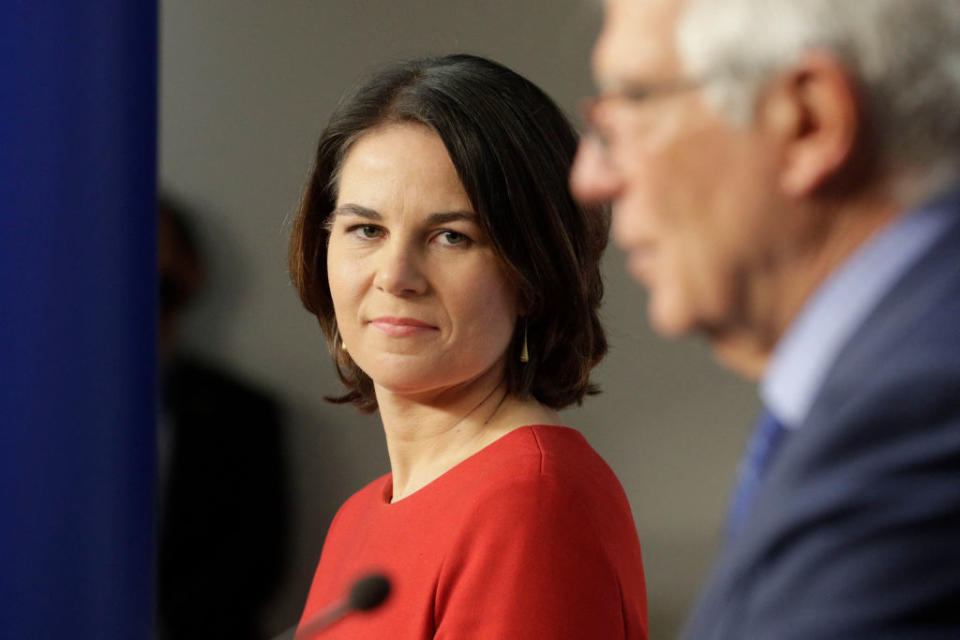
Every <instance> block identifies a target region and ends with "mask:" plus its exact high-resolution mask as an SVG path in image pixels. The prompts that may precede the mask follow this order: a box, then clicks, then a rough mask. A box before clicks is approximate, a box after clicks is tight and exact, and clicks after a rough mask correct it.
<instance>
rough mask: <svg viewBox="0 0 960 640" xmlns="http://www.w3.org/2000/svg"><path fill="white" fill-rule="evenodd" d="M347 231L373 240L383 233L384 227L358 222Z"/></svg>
mask: <svg viewBox="0 0 960 640" xmlns="http://www.w3.org/2000/svg"><path fill="white" fill-rule="evenodd" d="M347 231H349V232H350V233H352V234H354V235H355V236H357V237H358V238H361V239H364V240H373V239H375V238H379V237H380V236H381V235H383V231H382V229H380V227H378V226H376V225H373V224H358V225H356V226H353V227H350V228H349V229H347Z"/></svg>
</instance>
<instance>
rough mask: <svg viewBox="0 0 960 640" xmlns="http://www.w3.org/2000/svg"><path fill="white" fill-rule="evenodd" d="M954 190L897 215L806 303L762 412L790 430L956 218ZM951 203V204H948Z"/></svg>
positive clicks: (778, 352)
mask: <svg viewBox="0 0 960 640" xmlns="http://www.w3.org/2000/svg"><path fill="white" fill-rule="evenodd" d="M958 201H960V190H958V191H954V192H952V193H951V194H950V195H948V196H946V197H943V198H939V199H937V200H935V201H933V202H932V203H931V204H929V205H927V206H925V207H922V208H920V209H917V210H915V211H912V212H908V213H907V214H905V215H903V216H901V217H899V218H898V219H897V220H895V221H894V222H892V223H891V224H890V225H888V226H887V227H886V228H884V229H882V230H881V231H880V232H878V233H877V234H876V235H875V236H874V237H873V238H871V239H870V240H868V241H867V242H866V243H864V245H863V246H861V247H860V248H859V249H857V251H856V252H854V254H853V255H852V256H851V257H850V258H848V259H847V261H846V262H844V264H843V265H841V266H840V268H839V269H837V270H835V271H834V272H833V273H832V274H830V276H829V277H828V278H827V280H826V281H825V282H824V283H823V284H822V285H821V286H820V288H819V289H817V291H816V292H815V293H814V294H813V296H811V298H810V299H809V300H808V301H807V303H806V305H804V307H803V309H802V310H801V312H800V314H799V315H798V316H797V318H796V319H795V320H794V321H793V324H791V325H790V328H789V329H788V330H787V333H786V334H785V335H784V337H783V338H782V339H781V340H780V342H779V343H777V346H776V349H775V350H774V353H773V356H772V358H771V360H770V364H769V366H768V367H767V370H766V372H765V374H764V376H763V379H762V381H761V383H760V396H761V398H762V399H763V402H764V405H765V406H766V407H767V409H768V410H770V411H772V412H773V414H774V415H776V416H777V418H778V419H779V420H780V421H781V422H782V423H783V424H784V426H786V427H787V428H788V429H795V428H797V427H798V426H800V425H801V424H802V423H803V422H804V421H805V420H806V418H807V415H808V414H809V413H810V408H811V406H812V405H813V402H814V400H815V399H816V397H817V394H818V392H819V391H820V387H821V386H822V384H823V382H824V379H825V378H826V376H827V373H828V372H829V370H830V367H831V365H833V363H834V360H835V359H836V357H837V356H838V354H839V353H840V350H841V349H842V348H843V346H844V345H845V344H846V342H847V340H848V339H849V338H850V336H851V335H852V334H853V333H854V331H856V330H857V329H858V328H859V327H860V326H861V325H863V323H864V322H865V321H866V319H867V316H868V315H869V314H870V312H871V311H873V310H874V309H875V308H876V306H877V305H878V304H879V303H880V299H881V298H882V297H883V295H884V294H885V293H887V292H888V291H889V290H890V289H891V288H892V287H893V285H894V284H895V283H896V281H897V280H898V279H899V278H900V277H901V276H902V275H904V274H905V273H906V272H907V270H908V269H909V268H910V267H911V266H913V265H914V264H915V263H916V262H917V261H918V260H919V259H920V257H921V256H922V255H923V254H924V253H925V252H926V251H927V250H928V249H929V248H930V247H931V246H932V245H933V243H934V242H936V240H937V238H939V237H940V236H942V235H943V234H944V232H945V231H946V230H947V227H948V226H949V225H950V223H951V221H952V220H955V219H956V215H957V211H956V202H958ZM951 204H952V205H953V206H951Z"/></svg>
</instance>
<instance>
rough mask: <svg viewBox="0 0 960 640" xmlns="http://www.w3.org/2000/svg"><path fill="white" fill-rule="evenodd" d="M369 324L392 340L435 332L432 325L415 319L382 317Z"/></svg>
mask: <svg viewBox="0 0 960 640" xmlns="http://www.w3.org/2000/svg"><path fill="white" fill-rule="evenodd" d="M370 324H372V325H373V326H375V327H376V328H377V329H379V330H380V331H382V332H383V333H385V334H386V335H388V336H390V337H392V338H404V337H407V336H413V335H418V334H421V333H426V332H428V331H436V330H437V327H435V326H433V325H432V324H429V323H426V322H423V321H422V320H417V319H416V318H394V317H391V316H384V317H381V318H374V319H373V320H371V321H370Z"/></svg>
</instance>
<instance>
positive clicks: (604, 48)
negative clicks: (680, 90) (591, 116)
mask: <svg viewBox="0 0 960 640" xmlns="http://www.w3.org/2000/svg"><path fill="white" fill-rule="evenodd" d="M683 1H684V0H606V3H605V14H604V23H603V29H602V30H601V32H600V36H599V38H598V39H597V43H596V46H595V47H594V52H593V68H594V76H595V78H596V81H597V84H598V85H600V86H601V87H603V88H615V87H611V86H610V85H618V84H623V83H624V82H629V81H639V82H646V81H657V80H663V79H667V78H671V77H674V76H675V75H676V74H677V72H678V71H679V66H680V65H679V62H678V59H677V51H676V40H675V36H674V34H675V31H676V21H677V17H678V16H679V13H680V9H682V6H683Z"/></svg>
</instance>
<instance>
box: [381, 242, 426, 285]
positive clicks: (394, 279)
mask: <svg viewBox="0 0 960 640" xmlns="http://www.w3.org/2000/svg"><path fill="white" fill-rule="evenodd" d="M420 259H421V256H420V255H419V254H418V253H417V251H416V249H415V248H414V247H411V246H410V244H409V243H406V242H395V243H390V244H388V245H387V246H385V247H384V248H383V249H382V250H381V252H380V260H379V262H378V264H377V273H376V276H375V277H374V286H376V287H377V289H380V290H381V291H384V292H386V293H390V294H392V295H395V296H414V295H420V294H422V293H423V292H424V291H426V289H427V278H426V276H425V274H424V272H423V268H422V265H421V263H420Z"/></svg>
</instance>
